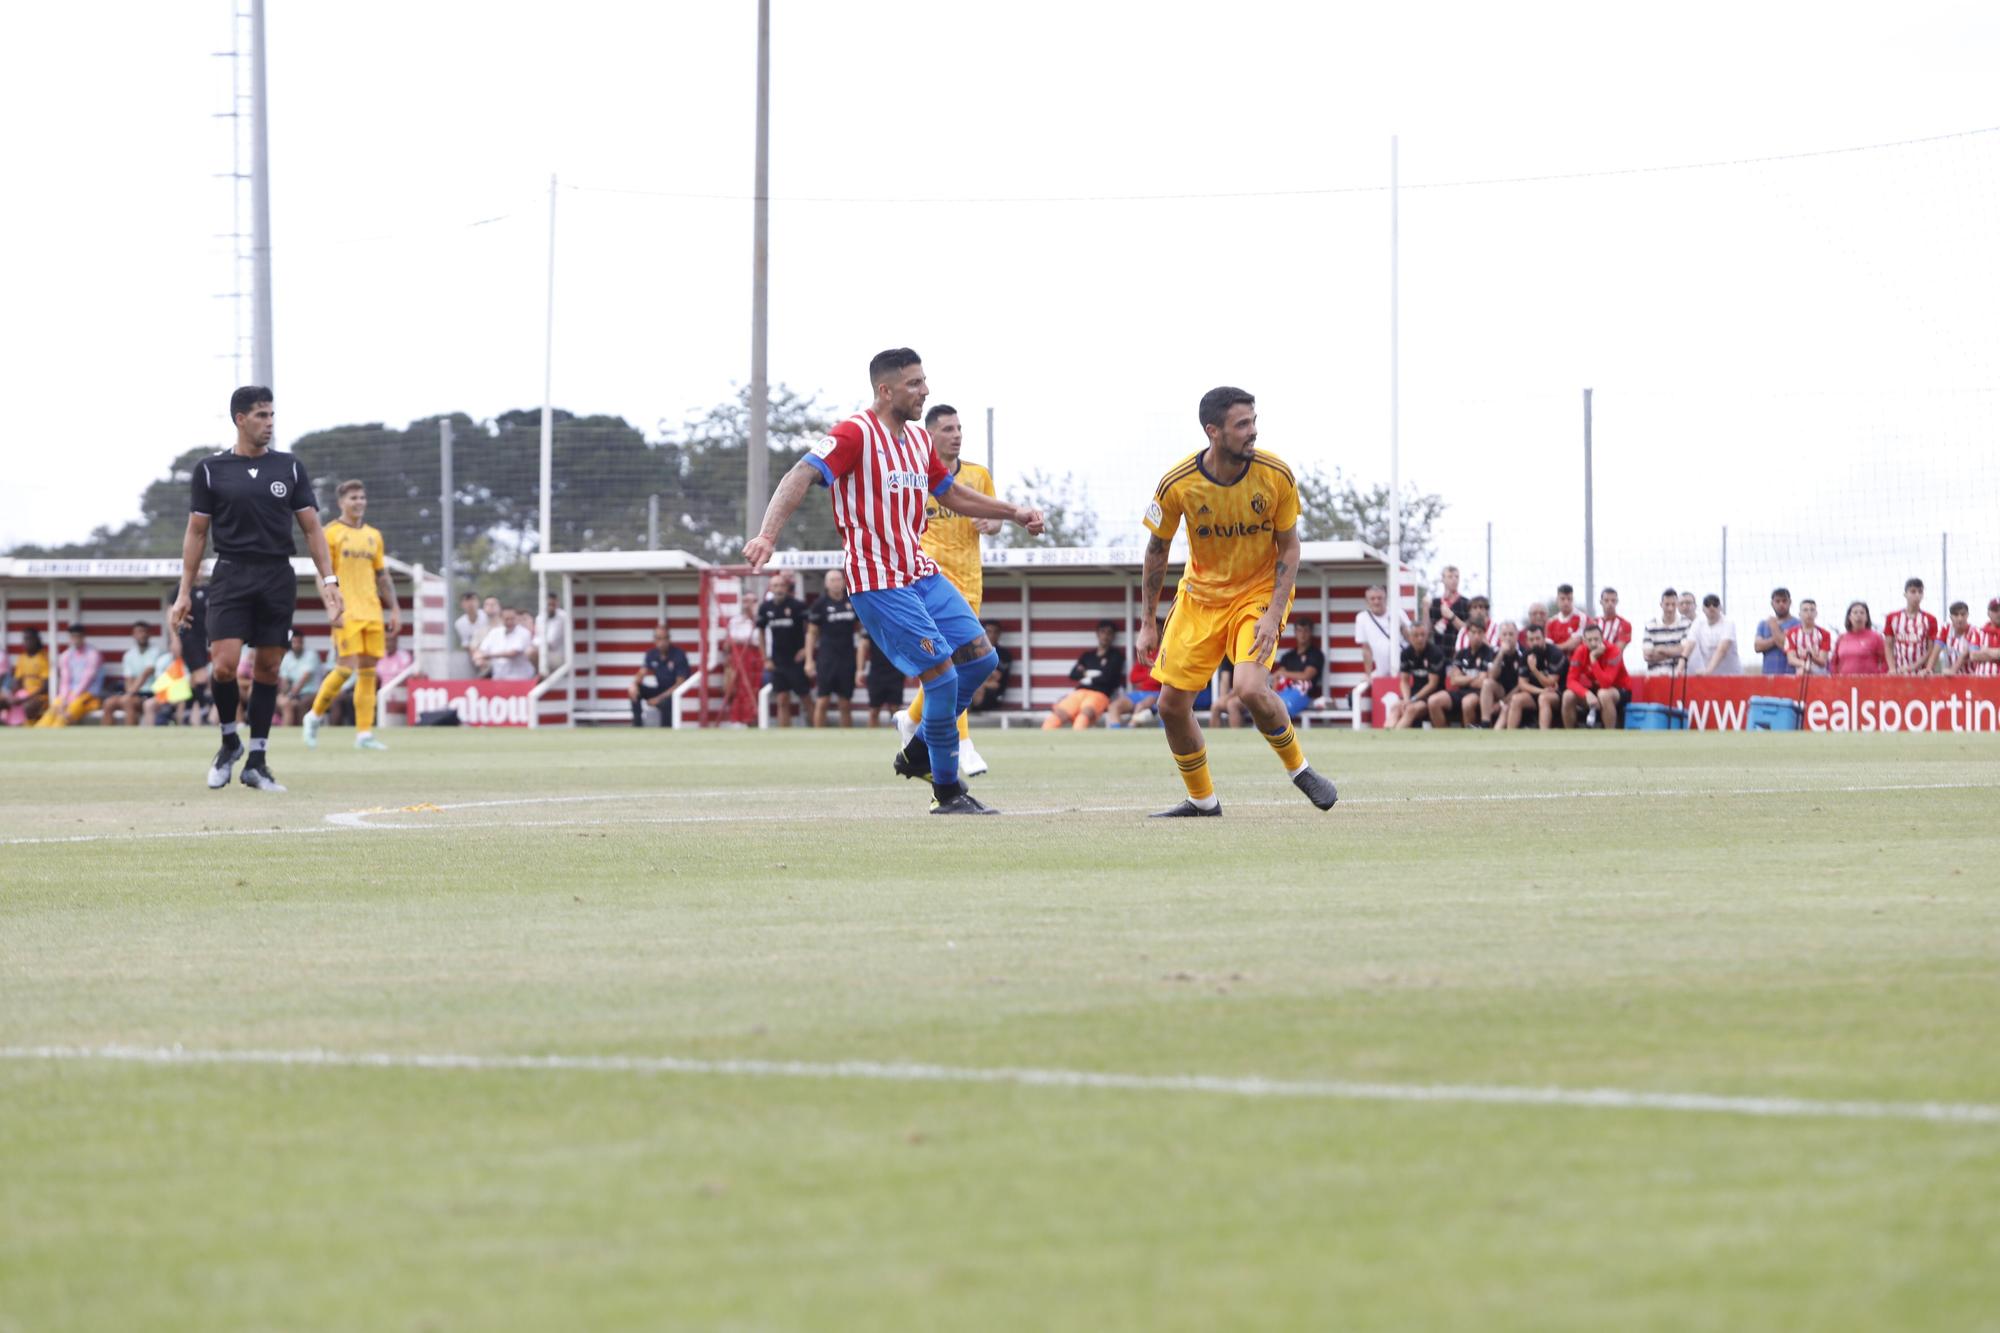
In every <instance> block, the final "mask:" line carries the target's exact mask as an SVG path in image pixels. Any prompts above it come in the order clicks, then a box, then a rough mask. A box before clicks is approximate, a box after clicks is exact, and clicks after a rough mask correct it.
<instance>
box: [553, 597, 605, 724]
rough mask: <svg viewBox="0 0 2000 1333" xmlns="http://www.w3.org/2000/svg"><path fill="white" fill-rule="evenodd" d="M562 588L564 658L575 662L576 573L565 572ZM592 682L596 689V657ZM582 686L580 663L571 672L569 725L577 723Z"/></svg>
mask: <svg viewBox="0 0 2000 1333" xmlns="http://www.w3.org/2000/svg"><path fill="white" fill-rule="evenodd" d="M562 589H563V590H562V600H563V660H564V661H566V662H575V661H576V660H577V649H576V579H575V576H574V575H572V574H564V575H563V576H562ZM543 605H544V606H546V605H547V603H546V602H544V603H543ZM590 683H591V688H592V689H593V690H594V689H595V688H596V686H597V661H596V659H595V658H593V659H592V660H591V663H590ZM582 687H583V669H582V667H581V665H578V666H577V667H575V668H574V669H572V670H571V671H570V673H569V725H570V726H572V727H574V726H575V725H576V709H577V703H578V699H579V695H578V693H577V692H578V691H579V690H580V689H582Z"/></svg>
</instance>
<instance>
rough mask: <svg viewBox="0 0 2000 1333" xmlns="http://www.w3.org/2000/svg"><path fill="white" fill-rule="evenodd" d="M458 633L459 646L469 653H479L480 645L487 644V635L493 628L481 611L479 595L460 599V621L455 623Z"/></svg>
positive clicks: (470, 595) (470, 594) (467, 595)
mask: <svg viewBox="0 0 2000 1333" xmlns="http://www.w3.org/2000/svg"><path fill="white" fill-rule="evenodd" d="M452 627H453V628H454V629H456V630H457V631H458V646H459V647H461V648H463V649H464V650H465V651H466V652H468V653H474V652H478V651H479V645H480V644H482V643H484V642H486V635H487V633H488V632H489V631H490V630H491V629H492V628H493V626H491V625H489V624H487V623H486V617H485V616H484V615H482V614H481V613H480V610H479V594H478V593H472V592H469V593H466V594H465V595H464V596H463V597H460V598H459V599H458V620H457V621H456V622H454V624H453V626H452Z"/></svg>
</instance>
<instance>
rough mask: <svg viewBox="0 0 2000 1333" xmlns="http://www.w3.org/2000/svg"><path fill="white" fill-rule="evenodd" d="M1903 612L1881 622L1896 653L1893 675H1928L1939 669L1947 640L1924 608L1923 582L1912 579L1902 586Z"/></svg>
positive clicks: (1894, 612) (1886, 637) (1935, 619)
mask: <svg viewBox="0 0 2000 1333" xmlns="http://www.w3.org/2000/svg"><path fill="white" fill-rule="evenodd" d="M1903 602H1904V609H1903V610H1901V611H1891V612H1890V613H1889V615H1888V616H1887V618H1885V619H1884V620H1883V621H1882V637H1883V638H1885V639H1887V640H1888V641H1889V645H1890V648H1891V650H1892V651H1893V652H1894V654H1895V656H1894V664H1893V665H1892V666H1891V668H1890V674H1891V675H1895V676H1928V675H1929V674H1930V673H1931V671H1932V669H1933V668H1934V667H1936V666H1937V659H1938V654H1939V653H1940V652H1941V651H1943V649H1944V639H1943V637H1942V636H1941V635H1940V634H1939V633H1938V618H1937V617H1936V616H1934V615H1932V614H1931V613H1930V612H1928V611H1926V610H1924V609H1923V607H1924V581H1923V580H1922V579H1911V580H1910V581H1909V582H1907V583H1905V584H1904V585H1903Z"/></svg>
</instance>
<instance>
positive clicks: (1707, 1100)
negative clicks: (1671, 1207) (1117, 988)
mask: <svg viewBox="0 0 2000 1333" xmlns="http://www.w3.org/2000/svg"><path fill="white" fill-rule="evenodd" d="M0 1059H4V1060H54V1061H80V1060H88V1061H99V1062H109V1063H121V1064H144V1065H281V1066H305V1067H319V1068H331V1069H428V1070H466V1071H472V1072H479V1073H486V1072H534V1073H550V1072H557V1073H590V1074H708V1075H720V1076H723V1077H728V1078H790V1079H858V1080H864V1081H868V1082H877V1083H968V1084H1002V1085H1010V1086H1014V1087H1023V1088H1080V1089H1090V1090H1095V1091H1110V1092H1194V1093H1208V1094H1211V1095H1214V1096H1223V1097H1248V1098H1265V1097H1275V1098H1288V1099H1309V1100H1320V1101H1361V1102H1430V1103H1435V1104H1441V1105H1454V1104H1456V1105H1478V1106H1562V1107H1577V1108H1582V1109H1588V1110H1601V1111H1679V1112H1689V1113H1694V1114H1704V1115H1743V1116H1765V1117H1776V1118H1780V1119H1810V1120H1920V1121H1929V1122H1932V1123H1937V1124H1949V1125H2000V1106H1993V1105H1986V1104H1982V1103H1978V1102H1846V1101H1843V1102H1835V1101H1816V1100H1813V1099H1811V1098H1806V1097H1726V1096H1720V1095H1717V1094H1713V1093H1703V1092H1637V1091H1632V1090H1629V1089H1624V1088H1526V1087H1506V1086H1496V1085H1491V1084H1477V1083H1351V1082H1347V1081H1344V1080H1340V1079H1275V1078H1258V1077H1254V1076H1253V1077H1248V1078H1228V1077H1220V1076H1216V1075H1210V1074H1117V1073H1096V1072H1092V1071H1090V1070H1082V1069H1014V1068H998V1069H979V1068H968V1067H963V1066H955V1065H925V1064H902V1063H883V1062H878V1061H874V1060H841V1061H836V1062H831V1063H816V1062H810V1061H802V1060H689V1059H683V1058H680V1057H677V1056H669V1055H451V1054H430V1055H427V1054H421V1053H417V1054H398V1053H396V1052H391V1051H375V1052H347V1051H327V1050H301V1051H220V1050H199V1049H189V1048H187V1047H182V1046H0Z"/></svg>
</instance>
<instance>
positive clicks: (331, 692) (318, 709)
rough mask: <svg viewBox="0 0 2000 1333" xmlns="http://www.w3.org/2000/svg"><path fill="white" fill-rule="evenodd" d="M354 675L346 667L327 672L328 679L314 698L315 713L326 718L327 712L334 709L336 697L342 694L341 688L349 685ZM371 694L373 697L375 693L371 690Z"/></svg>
mask: <svg viewBox="0 0 2000 1333" xmlns="http://www.w3.org/2000/svg"><path fill="white" fill-rule="evenodd" d="M353 674H354V673H353V672H351V671H349V670H348V669H347V668H346V667H344V666H337V667H335V668H333V670H331V671H329V672H327V673H326V679H325V680H323V681H321V682H320V683H319V693H318V694H315V695H314V696H313V712H315V713H317V714H319V715H320V716H321V717H325V716H326V710H327V709H329V708H331V707H333V699H334V696H335V695H337V694H339V693H340V687H341V686H343V685H345V684H347V678H348V677H349V676H351V675H353ZM370 674H371V675H372V674H373V673H372V672H371V673H370ZM358 692H359V691H357V693H358ZM369 693H370V694H371V695H372V694H373V693H374V691H373V690H372V689H371V690H370V691H369Z"/></svg>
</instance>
